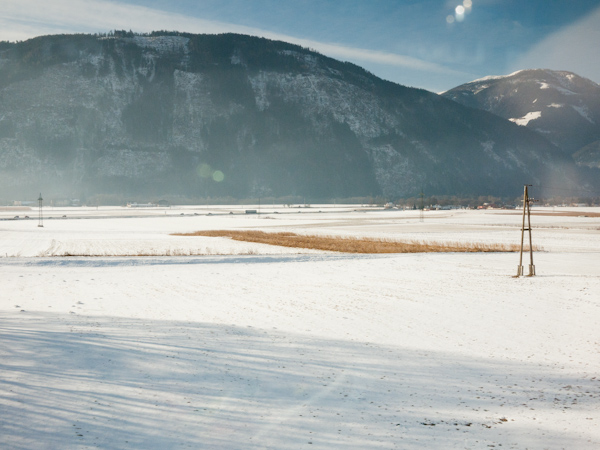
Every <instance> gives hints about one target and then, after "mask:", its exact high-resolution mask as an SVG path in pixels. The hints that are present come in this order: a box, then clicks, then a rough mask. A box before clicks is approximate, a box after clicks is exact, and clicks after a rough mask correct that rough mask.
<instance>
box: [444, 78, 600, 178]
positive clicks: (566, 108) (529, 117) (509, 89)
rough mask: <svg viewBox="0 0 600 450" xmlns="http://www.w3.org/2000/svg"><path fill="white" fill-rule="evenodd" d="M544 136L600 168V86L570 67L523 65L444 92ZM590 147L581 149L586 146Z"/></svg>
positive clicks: (582, 161)
mask: <svg viewBox="0 0 600 450" xmlns="http://www.w3.org/2000/svg"><path fill="white" fill-rule="evenodd" d="M443 96H444V97H446V98H449V99H452V100H454V101H457V102H459V103H461V104H463V105H466V106H470V107H473V108H478V109H482V110H485V111H489V112H491V113H494V114H497V115H499V116H500V117H504V118H505V119H508V120H510V121H512V122H514V123H516V124H518V125H521V126H523V127H527V128H529V129H531V130H534V131H536V132H537V133H539V134H540V135H542V136H544V137H546V138H547V139H548V140H549V141H551V142H553V143H554V144H555V145H557V146H558V147H559V148H561V149H562V150H563V151H564V152H565V153H566V154H569V155H574V158H575V160H576V161H577V162H578V163H579V164H581V165H584V166H589V167H600V159H595V158H594V155H597V152H596V153H594V152H592V151H591V150H590V149H591V148H597V147H598V145H600V85H598V84H596V83H594V82H593V81H590V80H588V79H585V78H582V77H580V76H578V75H576V74H574V73H571V72H564V71H553V70H521V71H519V72H516V73H514V74H511V75H508V76H500V77H494V76H492V77H486V78H483V79H481V80H476V81H473V82H471V83H467V84H464V85H462V86H458V87H456V88H454V89H451V90H449V91H447V92H445V93H444V94H443ZM590 145H591V147H588V148H587V150H583V148H584V147H586V146H590Z"/></svg>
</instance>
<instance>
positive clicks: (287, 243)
mask: <svg viewBox="0 0 600 450" xmlns="http://www.w3.org/2000/svg"><path fill="white" fill-rule="evenodd" d="M174 236H208V237H228V238H231V239H234V240H236V241H245V242H256V243H260V244H269V245H279V246H281V247H293V248H306V249H314V250H326V251H332V252H344V253H436V252H437V253H440V252H516V251H519V247H520V246H519V245H516V244H508V245H507V244H482V243H476V242H473V243H461V242H421V241H409V242H400V241H393V240H390V239H373V238H359V237H343V236H315V235H301V234H295V233H289V232H283V233H266V232H264V231H253V230H250V231H246V230H209V231H196V232H194V233H176V234H174Z"/></svg>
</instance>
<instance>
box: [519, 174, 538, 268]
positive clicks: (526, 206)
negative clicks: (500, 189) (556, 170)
mask: <svg viewBox="0 0 600 450" xmlns="http://www.w3.org/2000/svg"><path fill="white" fill-rule="evenodd" d="M529 186H531V185H530V184H526V185H525V187H524V189H523V224H522V225H521V252H520V255H519V266H518V267H517V275H516V276H515V278H518V277H520V276H522V275H524V273H523V241H524V240H525V231H528V232H529V256H530V262H529V275H527V276H528V277H533V276H534V275H535V266H534V265H533V245H532V243H531V203H532V202H533V199H531V198H529V192H528V189H527V188H528V187H529ZM525 213H527V228H525Z"/></svg>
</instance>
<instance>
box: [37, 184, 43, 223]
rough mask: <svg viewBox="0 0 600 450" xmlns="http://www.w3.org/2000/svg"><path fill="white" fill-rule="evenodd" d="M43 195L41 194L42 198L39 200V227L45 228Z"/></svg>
mask: <svg viewBox="0 0 600 450" xmlns="http://www.w3.org/2000/svg"><path fill="white" fill-rule="evenodd" d="M43 200H44V199H43V198H42V193H41V192H40V198H38V227H43V226H44V217H43V216H42V201H43Z"/></svg>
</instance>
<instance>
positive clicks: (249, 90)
mask: <svg viewBox="0 0 600 450" xmlns="http://www.w3.org/2000/svg"><path fill="white" fill-rule="evenodd" d="M573 170H574V165H573V163H572V160H571V159H570V158H565V157H564V156H563V155H562V154H561V152H560V151H559V150H558V149H557V148H556V147H555V146H553V145H552V144H550V143H549V142H548V141H546V140H545V139H544V138H543V137H539V136H538V135H536V134H535V133H532V132H531V131H530V130H528V129H526V128H525V127H520V126H518V125H516V124H513V123H510V122H508V121H505V120H503V119H500V118H498V117H496V116H494V115H492V114H488V113H484V112H479V111H475V110H473V109H470V108H466V107H463V106H461V105H459V104H456V103H455V102H452V101H449V100H447V99H444V98H442V97H440V96H437V95H435V94H432V93H430V92H426V91H423V90H417V89H411V88H406V87H403V86H400V85H396V84H394V83H390V82H386V81H383V80H380V79H378V78H377V77H375V76H373V75H372V74H370V73H368V72H366V71H364V70H363V69H361V68H359V67H357V66H354V65H352V64H349V63H342V62H339V61H336V60H333V59H330V58H327V57H325V56H323V55H319V54H317V53H314V52H311V51H309V50H307V49H303V48H301V47H298V46H295V45H291V44H287V43H283V42H275V41H270V40H266V39H260V38H254V37H249V36H242V35H219V36H214V35H188V34H168V33H154V34H152V35H149V36H135V35H131V34H127V33H121V34H117V35H116V36H113V35H111V36H90V35H76V36H48V37H41V38H36V39H33V40H30V41H26V42H22V43H16V44H12V43H0V177H1V178H0V190H2V192H3V195H0V197H4V198H10V197H20V198H22V197H23V196H24V195H28V194H33V195H37V193H38V192H39V191H44V192H48V193H49V194H55V195H69V196H89V195H94V194H101V193H122V194H124V195H130V196H137V198H150V197H153V196H154V197H156V196H160V195H168V194H179V195H186V196H189V197H206V196H211V197H219V196H232V197H238V198H247V197H257V196H262V197H264V196H285V195H303V196H307V197H309V198H312V199H325V198H335V197H350V196H364V195H380V194H381V195H385V196H389V197H394V196H411V195H415V194H417V193H418V192H420V191H421V190H422V189H425V190H426V191H427V192H429V193H435V194H481V195H485V194H493V195H513V194H515V195H518V193H519V192H520V190H521V189H522V185H523V184H524V183H543V182H547V180H550V179H556V178H560V179H561V180H562V181H561V182H563V184H564V182H566V183H569V182H570V179H571V178H570V174H571V173H572V171H573Z"/></svg>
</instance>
